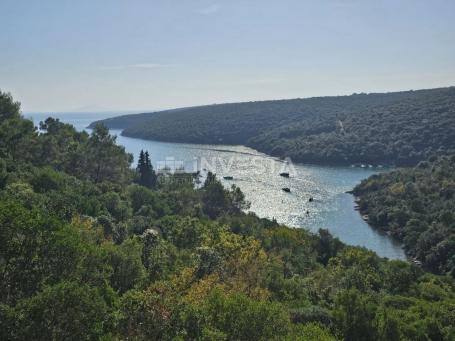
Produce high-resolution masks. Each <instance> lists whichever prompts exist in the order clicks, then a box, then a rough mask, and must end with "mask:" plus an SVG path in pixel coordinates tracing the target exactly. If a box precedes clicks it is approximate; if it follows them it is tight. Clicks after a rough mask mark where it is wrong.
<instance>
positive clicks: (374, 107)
mask: <svg viewBox="0 0 455 341" xmlns="http://www.w3.org/2000/svg"><path fill="white" fill-rule="evenodd" d="M98 123H102V124H104V125H106V126H107V127H108V128H114V129H123V132H122V135H124V136H129V137H135V138H142V139H149V140H157V141H165V142H183V143H205V144H243V145H246V146H249V147H252V148H255V149H257V150H259V151H261V152H265V153H267V154H270V155H273V156H277V157H282V158H284V157H291V158H292V159H293V160H294V161H298V162H306V163H316V164H328V165H351V164H362V163H363V164H372V165H383V164H390V165H396V166H410V165H415V164H416V163H417V162H419V161H421V160H426V159H427V158H428V157H430V156H431V155H435V154H437V155H444V154H452V153H454V152H455V138H454V134H453V130H454V128H455V87H448V88H438V89H429V90H417V91H403V92H390V93H371V94H353V95H350V96H336V97H314V98H306V99H287V100H274V101H258V102H243V103H228V104H214V105H206V106H197V107H188V108H180V109H173V110H165V111H159V112H153V113H143V114H134V115H123V116H118V117H114V118H109V119H105V120H101V121H96V122H93V123H92V124H91V125H90V127H91V128H93V127H94V126H95V125H96V124H98Z"/></svg>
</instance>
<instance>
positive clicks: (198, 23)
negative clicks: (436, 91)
mask: <svg viewBox="0 0 455 341" xmlns="http://www.w3.org/2000/svg"><path fill="white" fill-rule="evenodd" d="M0 46H1V48H0V89H1V90H2V91H7V92H11V93H12V95H13V96H14V98H16V99H17V100H19V101H20V102H21V103H22V110H23V111H24V112H33V111H35V112H59V111H60V112H62V111H121V110H124V111H148V110H157V109H165V108H175V107H182V106H190V105H201V104H213V103H224V102H237V101H250V100H263V99H281V98H297V97H300V98H302V97H312V96H324V95H344V94H351V93H354V92H357V93H358V92H386V91H398V90H408V89H422V88H433V87H442V86H452V85H455V1H453V0H392V1H389V0H383V1H380V0H372V1H370V0H314V1H306V0H273V1H272V0H243V1H240V0H226V1H224V0H218V1H217V0H213V1H212V0H162V1H161V0H147V1H146V0H78V1H72V0H0Z"/></svg>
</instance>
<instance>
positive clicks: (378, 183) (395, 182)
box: [354, 157, 455, 276]
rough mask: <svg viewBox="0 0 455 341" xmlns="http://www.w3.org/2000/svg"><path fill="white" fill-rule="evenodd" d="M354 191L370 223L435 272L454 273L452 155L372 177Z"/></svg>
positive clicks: (454, 169)
mask: <svg viewBox="0 0 455 341" xmlns="http://www.w3.org/2000/svg"><path fill="white" fill-rule="evenodd" d="M354 193H355V194H356V195H358V196H359V197H360V203H359V204H360V209H361V211H362V213H363V214H367V215H368V217H369V218H368V220H369V222H370V223H371V224H372V225H373V226H376V227H377V228H379V229H382V230H384V231H387V232H389V233H390V234H391V235H392V236H393V237H395V238H397V239H398V240H399V241H401V242H403V244H404V248H405V250H406V252H407V254H408V255H409V256H411V257H413V258H415V259H417V260H418V261H420V262H422V263H423V265H424V266H425V268H427V269H428V270H430V271H432V272H435V273H440V274H444V273H449V274H452V276H455V213H454V212H455V157H440V158H436V157H433V158H431V159H430V160H429V161H423V162H421V163H419V164H418V165H417V166H416V167H414V168H410V169H400V170H397V171H394V172H390V173H387V174H382V175H377V176H373V177H371V178H369V179H367V180H365V181H363V182H362V183H361V184H360V185H358V186H357V187H356V188H355V190H354Z"/></svg>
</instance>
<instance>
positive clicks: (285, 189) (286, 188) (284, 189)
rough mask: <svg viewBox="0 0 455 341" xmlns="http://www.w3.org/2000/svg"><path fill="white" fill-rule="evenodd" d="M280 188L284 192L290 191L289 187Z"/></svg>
mask: <svg viewBox="0 0 455 341" xmlns="http://www.w3.org/2000/svg"><path fill="white" fill-rule="evenodd" d="M282 190H283V191H285V192H288V193H289V192H290V191H291V189H290V188H288V187H283V188H282Z"/></svg>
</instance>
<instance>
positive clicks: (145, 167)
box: [137, 150, 157, 188]
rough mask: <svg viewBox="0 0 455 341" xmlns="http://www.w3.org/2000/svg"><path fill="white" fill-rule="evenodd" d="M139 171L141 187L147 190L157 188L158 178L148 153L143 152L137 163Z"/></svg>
mask: <svg viewBox="0 0 455 341" xmlns="http://www.w3.org/2000/svg"><path fill="white" fill-rule="evenodd" d="M137 170H138V172H139V179H138V182H139V184H140V185H142V186H145V187H147V188H154V187H155V186H156V181H157V177H156V174H155V171H154V170H153V166H152V162H151V161H150V155H149V153H148V151H145V152H144V151H143V150H141V152H140V154H139V160H138V163H137Z"/></svg>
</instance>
